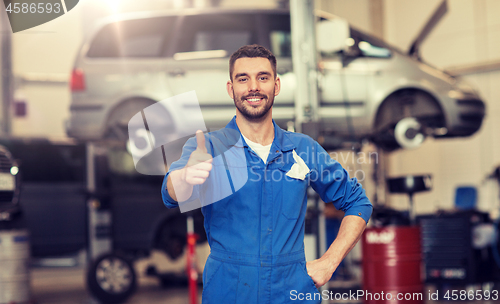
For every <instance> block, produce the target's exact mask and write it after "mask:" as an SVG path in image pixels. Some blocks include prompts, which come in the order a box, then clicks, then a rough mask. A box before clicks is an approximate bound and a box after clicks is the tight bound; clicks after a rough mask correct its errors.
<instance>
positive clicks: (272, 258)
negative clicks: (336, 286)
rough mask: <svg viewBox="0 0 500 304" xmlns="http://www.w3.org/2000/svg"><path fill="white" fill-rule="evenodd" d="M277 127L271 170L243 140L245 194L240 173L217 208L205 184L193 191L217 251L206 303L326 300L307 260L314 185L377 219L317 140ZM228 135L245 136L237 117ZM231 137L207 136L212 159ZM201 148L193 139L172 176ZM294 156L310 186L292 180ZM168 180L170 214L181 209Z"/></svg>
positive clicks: (343, 206)
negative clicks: (307, 221) (308, 215)
mask: <svg viewBox="0 0 500 304" xmlns="http://www.w3.org/2000/svg"><path fill="white" fill-rule="evenodd" d="M273 124H274V130H275V131H274V132H275V134H274V140H273V143H272V146H271V151H270V153H269V157H268V159H267V163H266V164H264V162H263V161H262V159H260V157H259V156H258V155H257V154H256V153H255V152H254V151H252V150H251V148H249V147H248V145H246V143H245V142H244V140H242V139H241V141H240V142H241V143H242V151H244V156H245V159H244V160H243V161H246V164H245V163H243V167H246V169H245V173H246V174H247V176H246V178H245V183H242V185H241V187H236V186H234V185H236V184H237V181H234V179H237V177H236V176H235V174H234V172H233V174H232V175H231V174H228V176H229V179H231V178H232V179H233V181H232V182H230V184H231V189H232V190H233V192H232V193H231V194H230V195H228V196H227V197H224V198H221V199H220V200H218V201H216V202H214V203H212V202H209V203H206V204H205V203H204V202H203V200H204V197H208V196H212V195H213V193H212V194H210V195H201V194H200V193H206V192H203V191H202V189H203V187H204V185H201V186H195V188H194V190H193V195H192V197H197V198H198V199H199V200H200V201H201V205H202V206H203V207H202V213H203V215H204V217H205V222H204V226H205V231H206V233H207V238H208V242H209V245H210V249H211V252H210V256H209V257H208V260H207V262H206V264H205V269H204V272H203V295H202V299H203V300H202V301H203V303H204V304H211V303H214V304H220V303H225V304H232V303H245V304H247V303H261V304H264V303H270V304H271V303H272V304H278V303H319V302H321V297H320V296H321V295H320V294H319V292H318V289H316V287H315V285H314V282H313V280H312V279H311V277H310V276H309V275H308V274H307V270H306V262H305V255H304V223H305V214H306V206H307V195H306V194H307V193H306V192H307V188H308V186H309V185H310V186H312V188H313V189H314V190H315V191H316V192H317V193H318V194H319V195H320V197H321V199H322V200H323V201H325V202H333V204H334V205H335V207H336V208H337V209H339V210H343V211H344V212H345V214H346V215H356V216H360V217H362V218H363V219H364V220H365V221H368V219H369V217H370V215H371V212H372V205H371V203H370V202H369V200H368V199H367V197H366V195H365V191H364V190H363V188H362V187H361V185H360V184H359V183H358V182H357V180H356V179H355V178H353V179H350V178H349V176H348V173H347V171H345V170H344V169H343V168H342V167H341V165H340V164H339V163H338V162H337V161H335V160H333V159H331V157H330V156H329V155H328V154H327V153H326V151H325V150H324V149H323V148H322V147H321V146H320V145H319V144H318V143H317V142H316V141H314V140H313V139H311V138H310V137H308V136H306V135H303V134H299V133H293V132H287V131H284V130H282V129H281V128H279V127H278V126H277V125H276V123H274V121H273ZM226 129H227V130H232V131H233V132H234V133H236V134H241V133H240V132H239V129H238V127H237V125H236V121H235V118H233V120H232V121H231V122H230V123H229V124H228V125H227V126H226ZM227 137H228V136H227V134H226V133H224V129H222V130H219V131H215V132H211V133H209V136H206V146H207V150H208V151H209V153H212V156H216V155H217V149H218V146H220V142H219V141H224V140H227ZM233 144H234V140H233ZM228 145H229V144H228ZM195 149H196V139H195V138H194V137H193V138H191V139H189V140H188V141H187V143H186V144H185V146H184V148H183V152H182V156H181V158H180V159H179V160H178V161H177V162H174V163H173V164H172V165H171V166H170V169H169V172H171V171H173V170H176V169H180V168H182V167H184V166H185V165H186V162H187V160H188V158H189V156H190V154H191V152H192V151H194V150H195ZM243 149H244V150H243ZM293 151H295V152H296V154H297V155H299V156H300V157H301V158H302V159H303V160H304V162H305V164H306V165H307V167H308V168H309V170H310V171H309V172H308V173H307V175H306V177H305V178H304V179H300V178H293V177H289V176H286V173H287V172H289V171H290V169H291V168H292V166H293V165H294V164H295V163H296V162H297V161H296V160H295V159H294V157H293V155H292V154H293ZM219 152H220V153H222V152H221V151H219ZM214 167H216V164H214ZM240 167H241V165H240ZM213 170H214V169H212V171H213ZM228 172H229V171H228ZM168 174H169V173H167V175H166V176H165V179H164V182H163V185H162V197H163V201H164V203H165V205H166V206H167V207H169V208H174V207H177V206H178V203H177V202H176V201H174V200H173V199H172V198H171V197H170V195H169V194H168V191H167V190H166V181H167V176H168ZM210 174H211V175H212V172H211V173H210ZM214 175H217V174H214ZM207 181H208V180H207ZM200 196H201V197H200ZM308 299H313V300H308Z"/></svg>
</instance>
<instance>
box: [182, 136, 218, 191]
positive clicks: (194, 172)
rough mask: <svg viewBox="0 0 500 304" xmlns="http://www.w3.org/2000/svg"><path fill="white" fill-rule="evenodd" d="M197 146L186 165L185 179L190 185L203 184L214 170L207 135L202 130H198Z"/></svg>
mask: <svg viewBox="0 0 500 304" xmlns="http://www.w3.org/2000/svg"><path fill="white" fill-rule="evenodd" d="M196 143H197V147H196V150H194V151H193V152H192V153H191V156H189V160H188V162H187V164H186V167H184V180H185V181H186V182H187V183H188V184H190V185H200V184H203V183H204V182H205V181H206V180H207V178H208V176H209V174H210V170H212V155H210V154H208V153H207V147H206V146H205V135H204V134H203V132H202V131H201V130H198V131H196Z"/></svg>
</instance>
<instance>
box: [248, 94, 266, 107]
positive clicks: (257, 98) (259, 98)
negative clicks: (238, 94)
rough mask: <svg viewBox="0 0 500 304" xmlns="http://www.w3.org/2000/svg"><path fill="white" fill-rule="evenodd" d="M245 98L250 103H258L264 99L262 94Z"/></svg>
mask: <svg viewBox="0 0 500 304" xmlns="http://www.w3.org/2000/svg"><path fill="white" fill-rule="evenodd" d="M245 100H246V101H247V102H248V103H249V104H251V105H257V104H259V103H260V102H261V101H262V100H264V96H252V97H247V98H245Z"/></svg>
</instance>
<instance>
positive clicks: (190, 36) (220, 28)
mask: <svg viewBox="0 0 500 304" xmlns="http://www.w3.org/2000/svg"><path fill="white" fill-rule="evenodd" d="M184 18H185V19H184V21H183V29H182V33H181V35H179V41H178V45H177V48H176V50H175V53H184V52H201V51H212V50H224V51H225V53H226V56H229V55H231V54H232V53H233V52H235V51H236V50H237V49H239V48H240V47H241V46H243V45H246V44H253V43H256V42H257V41H256V37H255V31H254V28H253V27H254V24H255V16H254V15H251V14H237V15H236V14H235V15H229V14H214V15H195V16H186V17H184Z"/></svg>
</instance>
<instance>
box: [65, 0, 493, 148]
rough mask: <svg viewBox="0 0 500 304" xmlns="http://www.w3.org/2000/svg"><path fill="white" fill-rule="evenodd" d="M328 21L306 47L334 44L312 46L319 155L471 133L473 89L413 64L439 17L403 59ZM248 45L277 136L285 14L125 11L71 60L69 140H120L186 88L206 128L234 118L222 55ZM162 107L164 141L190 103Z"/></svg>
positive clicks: (287, 48)
mask: <svg viewBox="0 0 500 304" xmlns="http://www.w3.org/2000/svg"><path fill="white" fill-rule="evenodd" d="M444 3H445V4H446V2H444ZM440 9H441V11H442V6H441V7H440ZM438 15H439V14H438ZM441 15H442V14H441ZM438 17H439V16H438ZM327 18H329V17H328V16H327V17H326V18H325V16H323V17H322V18H321V19H322V20H323V21H322V22H319V24H321V23H323V22H330V21H335V22H336V26H333V27H330V28H329V27H328V26H327V27H326V28H327V29H328V28H329V29H330V30H327V31H321V32H320V31H318V33H319V34H318V37H317V40H318V41H320V40H321V41H331V42H332V44H333V45H336V46H337V47H336V48H333V49H330V50H327V51H324V50H320V49H318V54H319V59H318V68H319V77H318V83H319V88H318V90H319V100H320V104H319V110H318V114H319V118H320V122H319V124H318V125H317V127H316V128H317V130H316V131H317V135H319V138H320V141H321V143H322V144H323V145H324V146H325V148H336V147H339V146H341V145H342V143H346V142H347V143H349V142H360V141H362V140H363V139H370V140H372V141H374V142H375V143H377V144H379V145H380V146H382V147H383V148H385V149H386V150H390V151H391V150H394V149H397V148H400V147H405V148H411V147H417V146H419V145H420V144H421V143H422V142H423V140H424V138H425V137H426V136H433V137H435V138H446V137H459V136H470V135H472V134H474V133H475V132H476V131H478V130H479V128H480V126H481V124H482V121H483V118H484V115H485V105H484V103H483V101H482V99H481V97H480V96H479V94H478V92H477V91H476V90H475V89H473V88H472V87H471V86H470V85H468V84H466V83H465V82H464V81H463V80H461V79H459V78H457V77H453V76H452V75H450V74H447V73H446V72H444V71H442V70H439V69H436V68H434V67H431V66H430V65H428V64H426V63H425V62H423V61H422V60H421V59H420V56H419V55H418V49H419V46H420V44H421V43H422V42H423V41H424V38H425V36H427V35H428V33H429V32H430V29H431V28H432V24H436V23H437V21H436V20H437V19H439V18H437V19H436V18H433V19H431V22H430V25H431V26H426V27H425V31H423V32H422V34H421V35H419V36H418V38H417V39H416V40H415V43H414V44H413V45H412V48H411V50H410V51H409V52H402V51H400V50H398V49H397V48H395V47H392V46H390V45H388V44H387V43H385V42H384V41H382V40H380V39H377V38H375V37H374V36H372V35H369V34H366V33H363V32H362V31H360V30H357V29H355V28H354V27H352V26H349V25H348V23H347V22H346V21H344V20H342V19H340V18H335V17H334V18H330V19H332V20H326V19H327ZM346 35H347V36H346ZM253 43H257V44H261V45H263V46H265V47H267V48H269V49H270V50H271V51H272V52H273V53H274V54H275V55H276V57H277V60H278V67H277V73H278V75H279V77H280V78H281V81H282V90H281V93H280V94H279V96H277V97H276V99H275V103H274V110H273V117H274V119H275V121H276V122H277V123H278V124H279V125H280V126H281V127H283V128H287V123H289V122H290V121H293V120H294V115H295V114H294V113H295V109H294V88H295V76H294V74H293V69H292V58H291V35H290V13H289V10H286V9H274V10H234V9H232V10H228V9H220V8H218V9H203V10H197V9H190V10H182V11H168V12H144V13H135V14H127V15H122V16H113V18H111V19H109V20H107V21H104V22H103V23H102V24H101V25H100V26H99V27H98V28H97V30H96V31H95V33H94V34H93V35H90V37H89V38H88V39H87V40H86V41H85V42H84V43H83V46H82V48H81V49H80V51H79V52H78V55H77V57H76V61H75V64H74V70H73V71H72V77H71V92H72V100H71V106H70V113H71V114H70V118H69V120H68V121H67V125H66V129H67V134H68V135H69V136H72V137H74V138H77V139H80V140H99V139H103V138H122V139H126V138H127V124H128V122H129V120H130V118H131V117H132V116H133V115H134V114H136V113H138V112H140V111H141V110H142V109H144V108H146V107H148V106H150V105H152V104H155V103H157V102H158V101H162V100H164V99H166V98H169V97H172V96H175V95H178V94H181V93H185V92H188V91H192V90H195V91H196V95H197V97H198V101H199V106H200V108H201V112H202V114H203V119H204V122H205V124H206V126H207V128H208V129H209V130H214V129H217V128H221V127H223V126H225V124H226V123H227V122H228V121H229V120H230V119H231V117H232V116H233V115H234V105H233V101H232V100H231V99H230V98H229V97H228V95H227V93H226V89H225V83H226V82H227V80H228V79H229V76H228V57H229V55H230V54H231V53H232V52H234V51H235V50H236V49H238V48H239V47H240V46H242V45H245V44H253ZM165 107H166V109H165V114H164V123H165V128H164V130H168V132H170V133H172V134H175V132H176V130H179V129H181V128H182V126H183V124H185V123H186V117H189V116H190V110H191V109H192V108H191V105H180V106H179V105H175V104H166V105H165ZM304 111H307V109H304Z"/></svg>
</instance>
